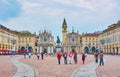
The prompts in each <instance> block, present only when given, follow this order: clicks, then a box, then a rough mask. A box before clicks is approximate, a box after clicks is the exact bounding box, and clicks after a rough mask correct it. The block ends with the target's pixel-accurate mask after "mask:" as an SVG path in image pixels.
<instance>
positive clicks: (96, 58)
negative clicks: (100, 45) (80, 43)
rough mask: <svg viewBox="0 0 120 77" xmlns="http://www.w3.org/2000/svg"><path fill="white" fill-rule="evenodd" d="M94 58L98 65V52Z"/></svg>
mask: <svg viewBox="0 0 120 77" xmlns="http://www.w3.org/2000/svg"><path fill="white" fill-rule="evenodd" d="M94 57H95V63H98V52H95V54H94Z"/></svg>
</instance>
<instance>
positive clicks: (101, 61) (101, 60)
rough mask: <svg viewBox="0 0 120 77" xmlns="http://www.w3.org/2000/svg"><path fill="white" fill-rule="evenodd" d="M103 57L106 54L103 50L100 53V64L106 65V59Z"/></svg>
mask: <svg viewBox="0 0 120 77" xmlns="http://www.w3.org/2000/svg"><path fill="white" fill-rule="evenodd" d="M103 57H104V54H103V52H102V51H101V52H100V54H99V59H100V62H99V65H100V66H101V65H104V61H103Z"/></svg>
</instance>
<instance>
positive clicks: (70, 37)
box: [62, 19, 82, 53]
mask: <svg viewBox="0 0 120 77" xmlns="http://www.w3.org/2000/svg"><path fill="white" fill-rule="evenodd" d="M67 27H68V26H67V23H66V20H65V19H64V21H63V24H62V45H63V50H64V51H66V52H70V51H72V50H75V51H76V52H77V53H81V52H82V49H81V41H80V40H81V38H80V34H79V33H78V32H75V31H74V28H73V29H72V32H70V33H68V31H67Z"/></svg>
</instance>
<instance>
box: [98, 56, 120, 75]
mask: <svg viewBox="0 0 120 77" xmlns="http://www.w3.org/2000/svg"><path fill="white" fill-rule="evenodd" d="M97 73H98V77H120V55H119V56H113V55H105V65H104V66H99V67H98V68H97Z"/></svg>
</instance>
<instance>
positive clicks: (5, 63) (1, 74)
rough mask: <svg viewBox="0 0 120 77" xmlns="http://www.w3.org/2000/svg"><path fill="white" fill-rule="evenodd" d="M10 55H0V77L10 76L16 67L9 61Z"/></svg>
mask: <svg viewBox="0 0 120 77" xmlns="http://www.w3.org/2000/svg"><path fill="white" fill-rule="evenodd" d="M11 58H12V57H11V56H10V55H4V56H3V55H0V77H12V76H13V75H14V73H15V72H16V70H17V69H16V67H15V66H14V65H13V64H12V63H11V62H10V59H11Z"/></svg>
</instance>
